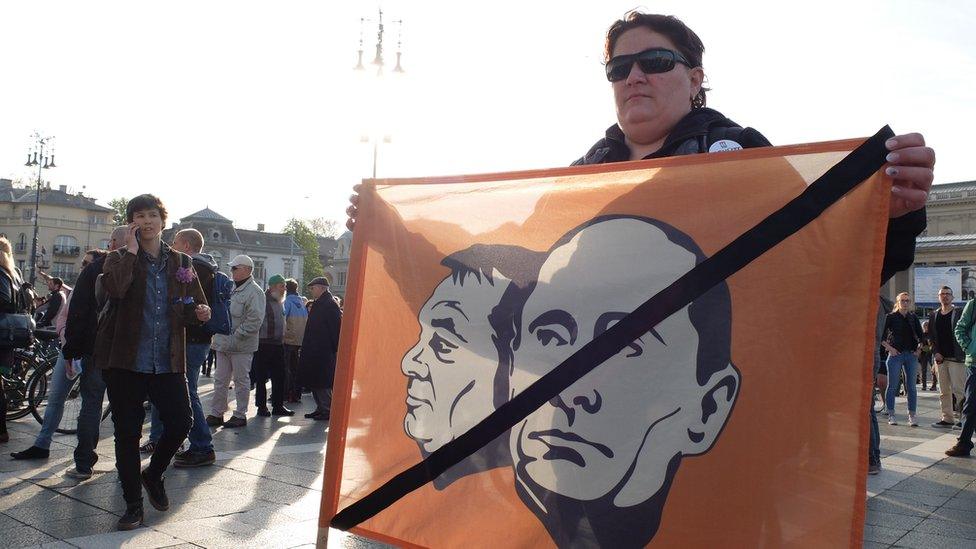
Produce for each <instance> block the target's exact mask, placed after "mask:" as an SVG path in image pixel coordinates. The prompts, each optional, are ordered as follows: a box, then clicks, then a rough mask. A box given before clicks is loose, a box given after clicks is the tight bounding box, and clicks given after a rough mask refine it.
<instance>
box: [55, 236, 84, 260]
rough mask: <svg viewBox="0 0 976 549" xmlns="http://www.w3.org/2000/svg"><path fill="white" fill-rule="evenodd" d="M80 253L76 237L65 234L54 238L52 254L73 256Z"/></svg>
mask: <svg viewBox="0 0 976 549" xmlns="http://www.w3.org/2000/svg"><path fill="white" fill-rule="evenodd" d="M80 253H81V246H79V245H78V239H77V238H75V237H73V236H71V235H67V234H62V235H58V237H57V238H55V239H54V255H65V256H75V255H78V254H80Z"/></svg>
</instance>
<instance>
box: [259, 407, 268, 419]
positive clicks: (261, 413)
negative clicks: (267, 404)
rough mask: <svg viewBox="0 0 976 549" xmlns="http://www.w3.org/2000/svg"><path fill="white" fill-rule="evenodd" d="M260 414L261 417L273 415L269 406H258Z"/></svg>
mask: <svg viewBox="0 0 976 549" xmlns="http://www.w3.org/2000/svg"><path fill="white" fill-rule="evenodd" d="M258 415H259V416H261V417H271V412H270V411H268V409H267V408H258Z"/></svg>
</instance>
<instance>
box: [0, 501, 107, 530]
mask: <svg viewBox="0 0 976 549" xmlns="http://www.w3.org/2000/svg"><path fill="white" fill-rule="evenodd" d="M35 503H36V502H35ZM104 512H105V511H104V510H103V509H99V508H97V507H93V506H91V505H88V504H87V503H82V502H80V501H76V500H73V499H71V498H67V497H64V496H62V495H58V497H57V498H55V499H51V500H48V501H45V502H43V503H42V504H40V505H38V506H34V505H31V506H27V505H25V504H21V505H18V506H17V507H16V508H15V509H8V510H7V511H5V513H6V514H8V515H10V516H11V517H13V518H15V519H17V520H19V521H21V522H25V523H27V524H36V523H39V522H41V521H44V520H61V519H69V518H80V517H90V516H92V515H98V514H101V513H104Z"/></svg>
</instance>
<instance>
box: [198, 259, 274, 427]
mask: <svg viewBox="0 0 976 549" xmlns="http://www.w3.org/2000/svg"><path fill="white" fill-rule="evenodd" d="M228 265H230V276H231V279H233V280H234V285H235V286H236V287H235V288H234V291H233V293H231V296H230V321H231V333H230V335H222V334H216V335H214V337H213V343H212V345H211V346H212V347H213V349H214V350H215V351H217V369H216V371H215V372H214V377H213V379H214V390H213V398H212V400H211V401H210V415H209V416H207V425H210V426H211V427H217V426H219V425H223V426H224V427H226V428H232V427H243V426H245V425H247V401H248V398H249V397H250V393H251V379H250V377H249V373H250V371H251V359H252V357H253V356H254V353H255V352H256V351H257V350H258V331H259V330H260V328H261V324H262V323H263V322H264V309H265V298H264V292H263V291H261V287H260V286H258V285H257V283H256V282H254V279H253V278H252V277H251V272H252V271H253V270H254V261H252V260H251V258H250V257H248V256H246V255H243V254H242V255H238V256H235V257H234V259H232V260H231V261H230V263H228ZM231 378H233V382H234V397H235V399H236V401H237V406H236V408H235V409H234V413H233V415H232V416H231V418H230V419H229V420H227V421H226V422H224V412H226V411H227V386H228V385H229V384H230V382H231Z"/></svg>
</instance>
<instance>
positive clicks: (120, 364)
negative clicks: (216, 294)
mask: <svg viewBox="0 0 976 549" xmlns="http://www.w3.org/2000/svg"><path fill="white" fill-rule="evenodd" d="M160 253H166V254H169V257H168V258H167V260H166V279H167V281H168V292H169V302H170V305H169V322H170V340H169V349H170V350H169V354H170V366H171V370H172V372H174V373H179V372H185V371H186V333H185V330H184V328H185V327H186V326H199V325H200V324H201V323H200V321H199V320H197V316H196V312H195V308H196V306H197V305H200V304H203V305H207V304H208V303H207V298H206V296H204V294H203V289H202V288H201V287H200V281H199V279H197V278H196V277H194V278H193V280H192V281H191V282H190V283H182V282H180V281H178V280H177V279H176V270H177V269H179V268H180V267H189V268H190V269H193V262H192V261H191V260H190V257H189V256H187V255H186V254H183V253H180V252H177V251H176V250H173V249H172V248H170V247H169V246H168V245H167V244H166V243H165V242H164V243H163V245H162V249H161V251H160ZM193 272H194V273H195V272H196V271H193ZM102 273H103V276H102V284H103V286H104V288H105V293H106V294H107V295H108V297H109V304H108V305H107V307H108V310H107V312H106V313H105V316H104V317H103V318H102V320H101V321H100V322H99V323H98V335H97V336H96V337H95V356H94V358H95V366H97V367H99V368H101V369H103V370H106V369H109V368H118V369H122V370H132V369H134V368H135V362H136V351H137V350H138V348H139V333H140V331H141V329H142V308H143V304H144V303H145V298H146V265H145V263H143V262H142V261H141V260H139V256H138V255H136V254H131V253H128V252H127V251H126V249H125V248H120V249H118V250H116V251H114V252H110V253H109V254H108V256H107V257H106V258H105V266H104V267H103V268H102ZM187 296H190V297H192V298H193V302H192V303H181V302H179V301H178V299H177V298H185V297H187Z"/></svg>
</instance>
